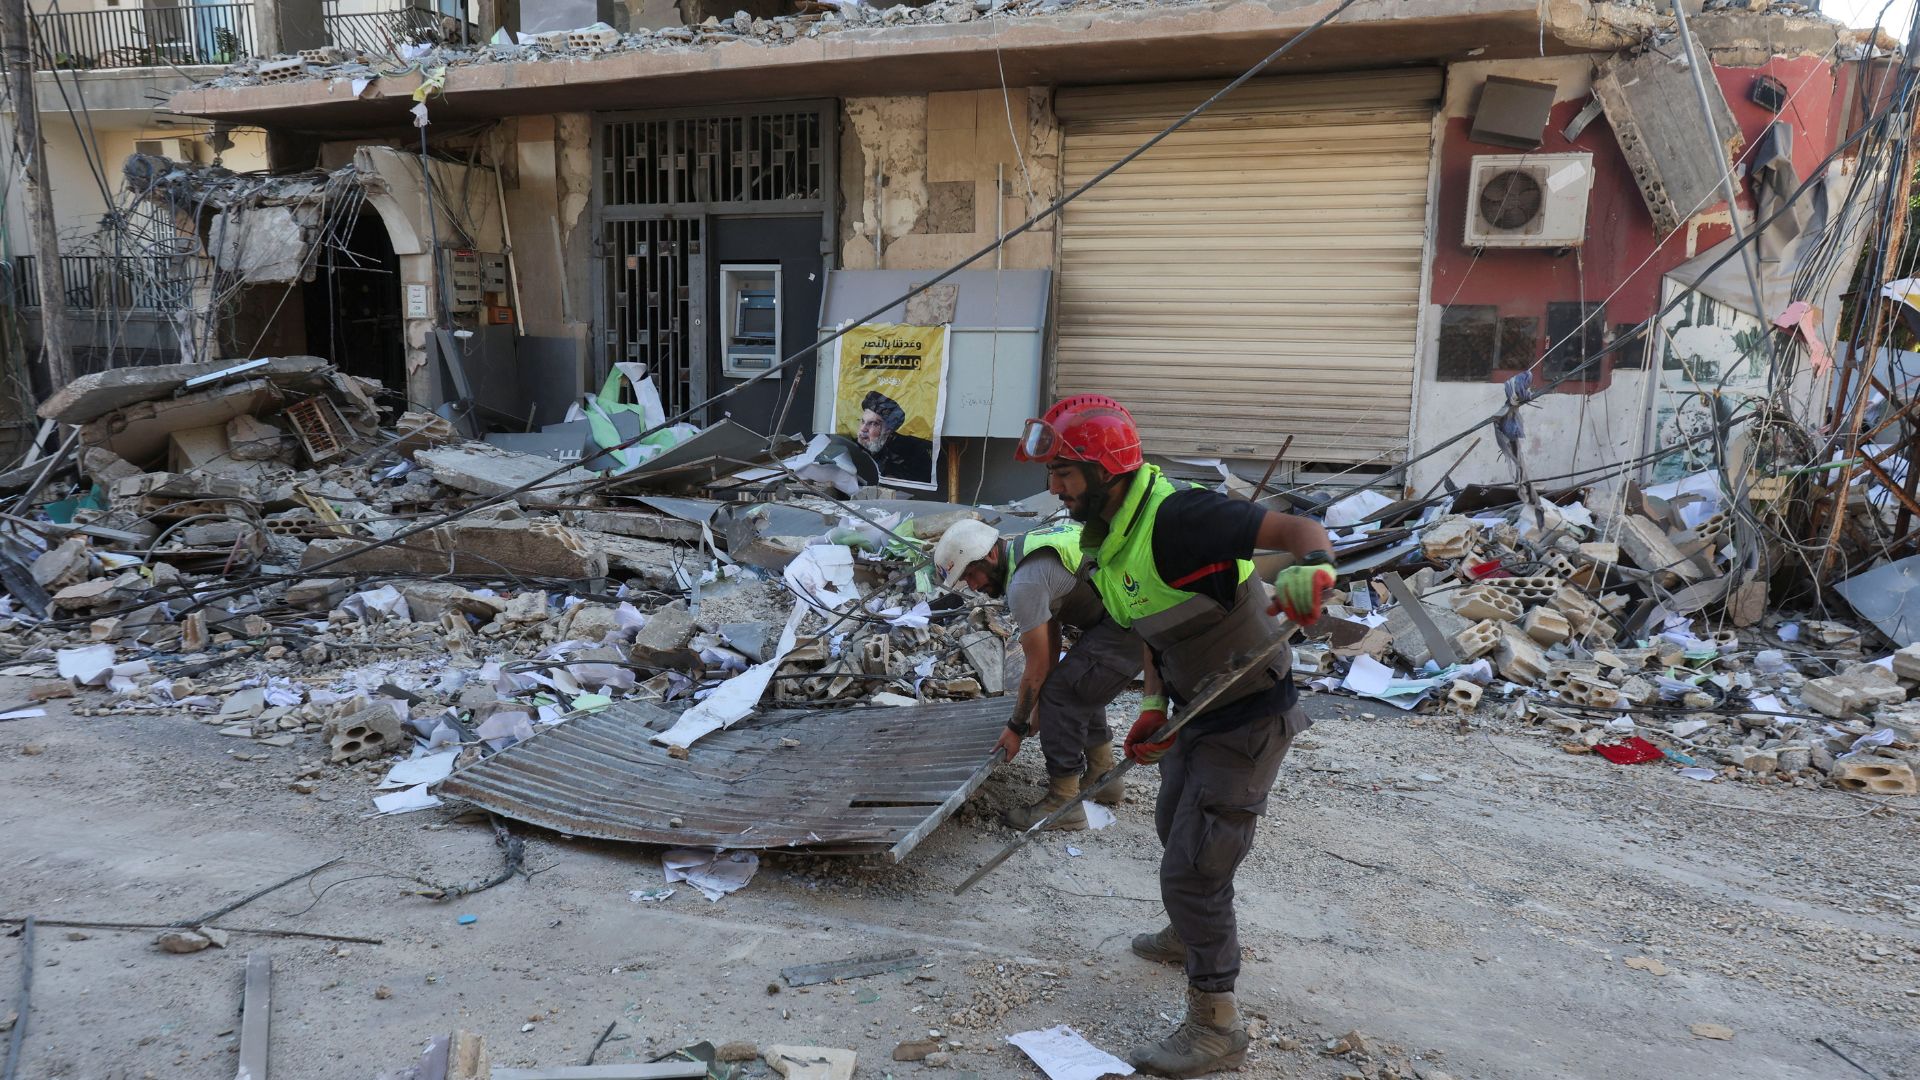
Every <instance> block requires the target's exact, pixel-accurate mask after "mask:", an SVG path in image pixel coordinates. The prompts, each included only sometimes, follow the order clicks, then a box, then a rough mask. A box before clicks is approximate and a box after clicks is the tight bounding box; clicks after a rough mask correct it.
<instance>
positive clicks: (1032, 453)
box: [1014, 394, 1145, 476]
mask: <svg viewBox="0 0 1920 1080" xmlns="http://www.w3.org/2000/svg"><path fill="white" fill-rule="evenodd" d="M1014 457H1016V458H1018V459H1019V460H1021V461H1039V462H1047V461H1053V460H1055V459H1065V460H1067V461H1089V462H1092V463H1094V464H1095V465H1098V466H1100V467H1101V468H1103V469H1105V470H1107V471H1108V472H1110V473H1112V474H1114V475H1115V476H1120V475H1124V474H1126V473H1130V472H1135V471H1137V470H1138V469H1139V468H1140V466H1141V465H1142V464H1144V460H1145V459H1143V458H1142V457H1141V456H1140V429H1139V428H1137V427H1135V426H1134V423H1133V414H1132V413H1129V412H1128V411H1127V407H1126V406H1125V405H1122V404H1120V403H1119V402H1117V401H1115V400H1113V399H1112V398H1110V397H1107V396H1105V395H1103V394H1076V395H1074V396H1073V397H1070V398H1066V399H1064V400H1062V401H1061V402H1060V403H1059V404H1057V405H1055V406H1054V407H1053V408H1051V409H1048V410H1047V415H1046V416H1045V417H1043V418H1041V419H1039V420H1029V421H1027V430H1026V434H1025V435H1024V436H1023V437H1022V438H1021V440H1020V446H1019V448H1018V449H1016V450H1015V451H1014Z"/></svg>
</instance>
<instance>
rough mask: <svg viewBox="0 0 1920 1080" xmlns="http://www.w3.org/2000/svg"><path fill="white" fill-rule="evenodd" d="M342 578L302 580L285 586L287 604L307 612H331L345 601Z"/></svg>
mask: <svg viewBox="0 0 1920 1080" xmlns="http://www.w3.org/2000/svg"><path fill="white" fill-rule="evenodd" d="M349 584H350V583H349V582H348V581H347V580H346V579H344V578H303V579H301V580H299V581H296V582H294V583H293V584H292V585H289V586H287V596H286V600H287V603H288V604H289V605H291V606H293V607H297V608H303V609H305V610H307V611H332V610H333V609H334V608H336V607H338V606H340V601H342V600H344V599H346V596H347V586H348V585H349Z"/></svg>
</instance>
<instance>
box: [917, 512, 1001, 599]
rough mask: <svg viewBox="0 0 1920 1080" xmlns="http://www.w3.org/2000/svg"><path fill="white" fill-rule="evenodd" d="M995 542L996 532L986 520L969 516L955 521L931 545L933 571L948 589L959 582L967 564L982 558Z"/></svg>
mask: <svg viewBox="0 0 1920 1080" xmlns="http://www.w3.org/2000/svg"><path fill="white" fill-rule="evenodd" d="M999 543H1000V533H999V531H998V530H996V529H995V528H994V527H993V526H991V525H989V524H987V523H986V522H984V521H976V520H974V519H973V518H968V519H967V520H965V521H956V522H954V523H953V524H952V525H949V526H948V527H947V531H946V532H943V533H941V534H940V542H939V543H937V544H935V545H934V546H933V569H934V572H935V573H938V574H939V575H940V576H941V578H942V579H944V583H945V584H946V586H947V588H949V589H951V588H953V587H954V586H955V585H958V584H960V577H961V575H962V574H965V573H966V572H967V567H969V566H971V565H973V564H974V563H976V562H979V561H980V560H981V559H984V558H986V557H987V553H988V552H989V551H992V550H993V549H994V546H995V545H997V544H999Z"/></svg>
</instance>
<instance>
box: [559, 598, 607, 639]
mask: <svg viewBox="0 0 1920 1080" xmlns="http://www.w3.org/2000/svg"><path fill="white" fill-rule="evenodd" d="M619 632H620V619H619V617H618V616H617V615H615V614H614V609H613V608H611V607H609V606H607V605H606V604H581V605H579V606H578V607H576V608H574V609H573V611H572V612H570V613H569V615H568V620H567V625H566V630H565V636H566V637H568V638H570V639H573V640H576V641H593V642H600V641H605V640H606V639H607V636H608V635H610V634H618V633H619Z"/></svg>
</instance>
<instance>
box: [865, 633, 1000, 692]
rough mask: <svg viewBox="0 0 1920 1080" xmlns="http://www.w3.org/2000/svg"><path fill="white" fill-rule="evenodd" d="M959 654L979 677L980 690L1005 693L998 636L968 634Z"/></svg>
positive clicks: (962, 642) (992, 634)
mask: <svg viewBox="0 0 1920 1080" xmlns="http://www.w3.org/2000/svg"><path fill="white" fill-rule="evenodd" d="M882 640H885V639H882ZM960 652H961V654H962V655H964V656H965V657H966V658H967V663H968V664H969V665H971V666H972V667H973V670H974V673H975V674H976V675H977V676H978V677H979V679H980V687H981V689H982V690H984V691H986V692H987V693H989V694H1000V693H1005V692H1006V689H1007V677H1006V672H1007V646H1006V643H1005V642H1003V641H1001V640H1000V635H998V634H995V633H993V632H991V631H988V630H980V631H976V632H975V633H972V634H968V635H967V636H966V638H965V639H964V640H962V641H961V642H960Z"/></svg>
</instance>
